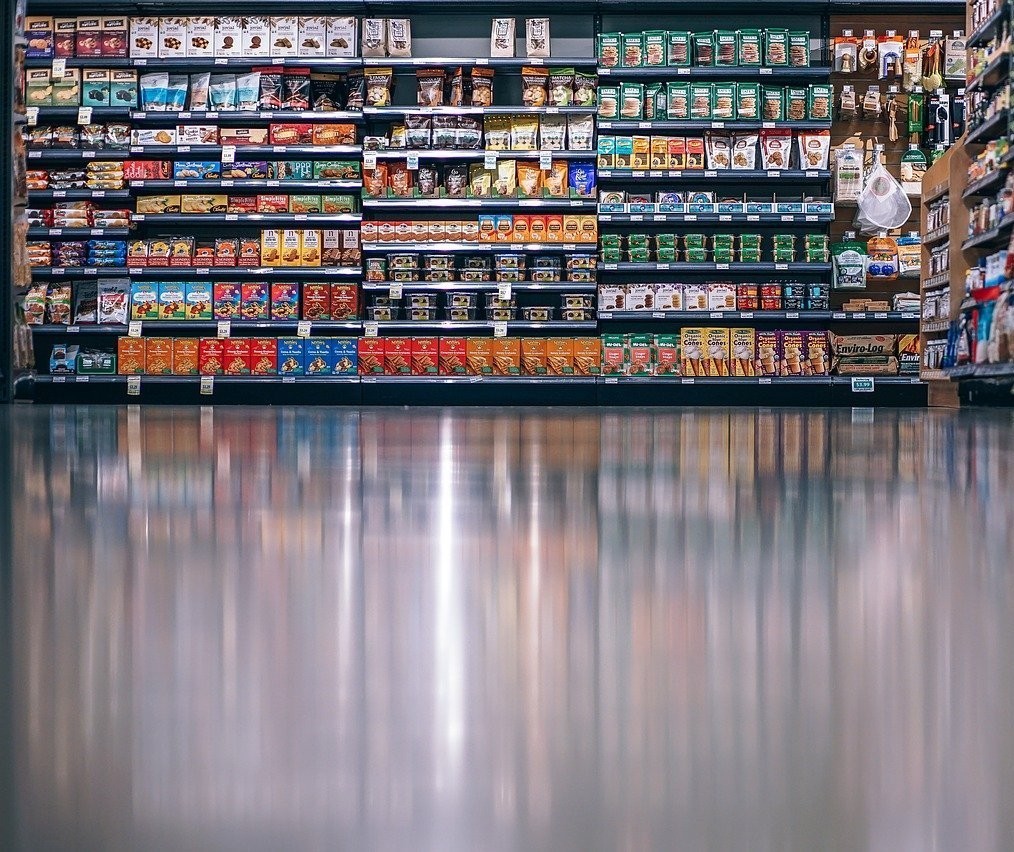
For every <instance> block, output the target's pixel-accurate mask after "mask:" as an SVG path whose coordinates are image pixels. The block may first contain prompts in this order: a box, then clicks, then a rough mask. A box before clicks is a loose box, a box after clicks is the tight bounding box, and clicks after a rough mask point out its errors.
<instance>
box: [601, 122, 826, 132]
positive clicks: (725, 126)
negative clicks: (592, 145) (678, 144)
mask: <svg viewBox="0 0 1014 852" xmlns="http://www.w3.org/2000/svg"><path fill="white" fill-rule="evenodd" d="M776 127H780V128H783V129H792V130H826V129H828V128H830V127H831V122H830V121H734V120H731V119H730V120H729V121H710V120H702V119H696V120H691V121H643V120H640V119H624V120H621V121H616V120H611V119H607V120H603V121H599V122H598V124H597V129H598V130H600V131H602V130H761V129H769V128H770V129H773V128H776Z"/></svg>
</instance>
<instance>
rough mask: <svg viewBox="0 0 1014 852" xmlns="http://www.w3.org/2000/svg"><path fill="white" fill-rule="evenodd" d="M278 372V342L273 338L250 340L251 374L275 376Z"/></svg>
mask: <svg viewBox="0 0 1014 852" xmlns="http://www.w3.org/2000/svg"><path fill="white" fill-rule="evenodd" d="M277 372H278V341H277V340H275V338H273V337H252V338H250V374H251V375H254V376H273V375H275V374H276V373H277Z"/></svg>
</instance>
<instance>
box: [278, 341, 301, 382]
mask: <svg viewBox="0 0 1014 852" xmlns="http://www.w3.org/2000/svg"><path fill="white" fill-rule="evenodd" d="M305 357H306V353H305V350H304V347H303V340H302V338H299V337H280V338H278V375H279V376H302V375H303V372H304V364H305Z"/></svg>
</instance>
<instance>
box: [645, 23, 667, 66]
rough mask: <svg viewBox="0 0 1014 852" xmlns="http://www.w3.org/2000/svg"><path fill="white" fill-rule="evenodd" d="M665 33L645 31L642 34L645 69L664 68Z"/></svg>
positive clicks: (662, 31)
mask: <svg viewBox="0 0 1014 852" xmlns="http://www.w3.org/2000/svg"><path fill="white" fill-rule="evenodd" d="M666 35H667V33H666V31H665V30H647V31H645V33H644V65H645V67H656V66H664V65H665V63H666V49H667V48H666Z"/></svg>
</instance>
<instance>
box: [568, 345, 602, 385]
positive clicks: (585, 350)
mask: <svg viewBox="0 0 1014 852" xmlns="http://www.w3.org/2000/svg"><path fill="white" fill-rule="evenodd" d="M572 345H573V357H574V374H575V375H578V376H597V375H599V373H600V372H601V371H602V370H601V364H602V346H601V344H600V342H599V338H597V337H575V338H573V339H572Z"/></svg>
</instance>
